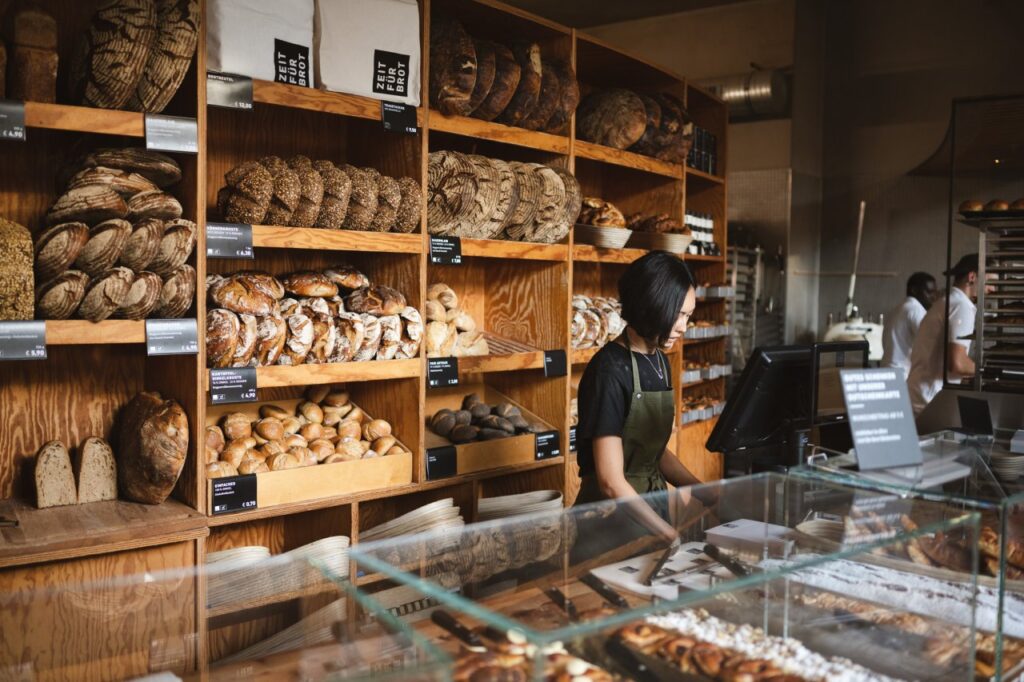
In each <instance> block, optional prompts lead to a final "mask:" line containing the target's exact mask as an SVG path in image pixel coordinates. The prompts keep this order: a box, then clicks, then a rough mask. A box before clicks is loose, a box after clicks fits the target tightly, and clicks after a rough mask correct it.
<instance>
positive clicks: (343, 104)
mask: <svg viewBox="0 0 1024 682" xmlns="http://www.w3.org/2000/svg"><path fill="white" fill-rule="evenodd" d="M252 99H253V102H254V103H256V104H272V105H275V106H281V107H289V108H292V109H306V110H308V111H320V112H323V113H326V114H338V115H340V116H352V117H355V118H364V119H368V120H371V121H379V120H380V100H378V99H373V98H371V97H362V96H360V95H350V94H347V93H344V92H330V91H328V90H318V89H316V88H303V87H300V86H298V85H288V84H286V83H275V82H273V81H263V80H254V81H253V82H252ZM423 121H424V116H423V109H421V108H417V109H416V124H417V125H418V126H420V127H421V128H422V127H423ZM381 130H382V131H383V128H381Z"/></svg>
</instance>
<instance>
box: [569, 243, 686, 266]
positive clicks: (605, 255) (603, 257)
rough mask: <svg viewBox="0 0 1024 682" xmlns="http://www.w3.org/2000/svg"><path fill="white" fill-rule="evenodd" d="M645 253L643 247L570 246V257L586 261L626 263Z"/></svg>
mask: <svg viewBox="0 0 1024 682" xmlns="http://www.w3.org/2000/svg"><path fill="white" fill-rule="evenodd" d="M646 253H647V251H646V250H645V249H605V248H602V247H600V246H592V245H590V244H573V247H572V259H573V260H574V261H585V262H588V263H621V264H622V265H628V264H630V263H632V262H633V261H635V260H636V259H637V258H640V257H641V256H643V255H644V254H646ZM684 259H685V257H684Z"/></svg>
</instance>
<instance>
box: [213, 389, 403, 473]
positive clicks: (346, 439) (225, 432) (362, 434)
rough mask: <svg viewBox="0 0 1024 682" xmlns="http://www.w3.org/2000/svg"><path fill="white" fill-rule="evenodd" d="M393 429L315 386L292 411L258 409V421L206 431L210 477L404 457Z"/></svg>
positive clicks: (227, 421) (243, 419)
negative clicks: (397, 456) (389, 456)
mask: <svg viewBox="0 0 1024 682" xmlns="http://www.w3.org/2000/svg"><path fill="white" fill-rule="evenodd" d="M392 431H393V429H392V427H391V424H390V423H388V422H387V421H385V420H383V419H371V418H370V416H369V415H367V414H366V413H365V412H363V410H362V409H360V408H359V407H358V406H356V405H355V404H354V403H352V402H351V400H350V399H349V394H348V392H347V391H345V390H343V389H338V388H332V387H330V386H311V387H310V388H309V389H307V390H306V395H305V400H303V401H301V402H299V403H298V405H296V407H295V409H294V410H286V409H284V408H283V407H280V406H278V405H271V404H266V405H260V409H259V418H258V419H254V418H252V417H251V416H249V415H247V414H245V413H244V412H233V413H231V414H228V415H225V416H224V418H223V419H221V420H220V423H219V424H218V425H213V426H207V427H206V444H205V453H206V454H205V457H206V476H207V478H221V477H224V476H237V475H239V474H260V473H265V472H268V471H280V470H282V469H296V468H299V467H305V466H314V465H316V464H333V463H335V462H350V461H354V460H357V459H369V458H371V457H384V456H387V455H400V454H404V453H407V452H408V450H406V449H405V447H404V446H402V444H401V443H399V442H398V439H397V438H396V437H395V436H394V434H393V433H392Z"/></svg>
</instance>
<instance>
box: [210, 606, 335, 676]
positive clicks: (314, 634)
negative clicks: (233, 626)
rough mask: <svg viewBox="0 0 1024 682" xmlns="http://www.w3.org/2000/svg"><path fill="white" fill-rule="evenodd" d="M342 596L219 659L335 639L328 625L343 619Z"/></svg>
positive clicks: (232, 659) (239, 658) (235, 658)
mask: <svg viewBox="0 0 1024 682" xmlns="http://www.w3.org/2000/svg"><path fill="white" fill-rule="evenodd" d="M345 612H346V609H345V599H344V598H342V599H339V600H337V601H334V602H331V603H330V604H328V605H327V606H325V607H324V608H322V609H320V610H319V611H316V612H314V613H312V614H310V615H309V616H307V617H306V618H303V619H302V620H300V621H299V622H297V623H295V624H294V625H292V626H290V627H287V628H285V629H284V630H281V631H280V632H278V633H277V634H275V635H273V636H271V637H269V638H267V639H264V640H263V641H261V642H257V643H256V644H253V645H252V646H251V647H249V648H248V649H242V650H241V651H239V652H238V653H236V654H232V655H231V656H228V657H227V658H225V659H223V660H222V661H220V662H221V663H232V662H236V661H245V660H248V659H252V658H262V657H264V656H270V655H271V654H279V653H281V652H283V651H292V650H293V649H302V648H306V647H311V646H316V645H318V644H325V643H327V642H332V641H336V639H337V638H336V637H335V635H334V632H333V631H332V626H333V625H334V624H335V623H337V622H339V621H343V620H345Z"/></svg>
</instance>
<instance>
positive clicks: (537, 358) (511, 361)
mask: <svg viewBox="0 0 1024 682" xmlns="http://www.w3.org/2000/svg"><path fill="white" fill-rule="evenodd" d="M521 369H544V351H542V350H535V351H531V352H529V353H510V354H507V355H475V356H471V357H464V358H459V374H472V373H474V372H479V373H486V372H514V371H516V370H521Z"/></svg>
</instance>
